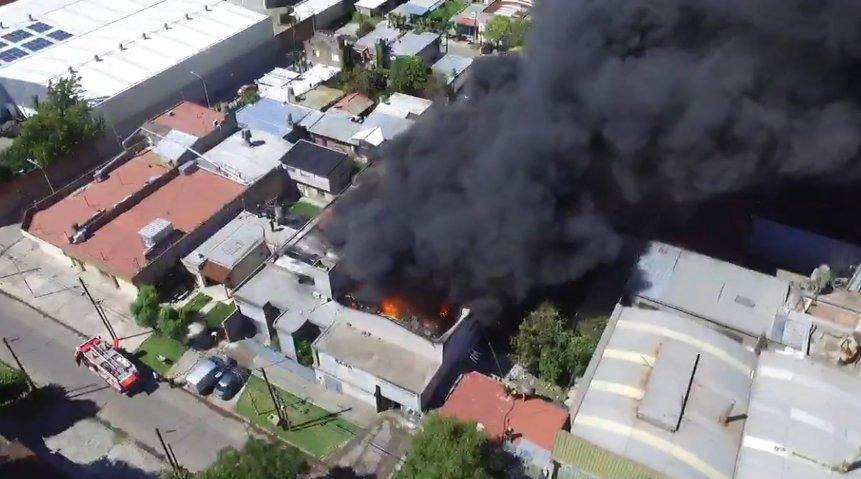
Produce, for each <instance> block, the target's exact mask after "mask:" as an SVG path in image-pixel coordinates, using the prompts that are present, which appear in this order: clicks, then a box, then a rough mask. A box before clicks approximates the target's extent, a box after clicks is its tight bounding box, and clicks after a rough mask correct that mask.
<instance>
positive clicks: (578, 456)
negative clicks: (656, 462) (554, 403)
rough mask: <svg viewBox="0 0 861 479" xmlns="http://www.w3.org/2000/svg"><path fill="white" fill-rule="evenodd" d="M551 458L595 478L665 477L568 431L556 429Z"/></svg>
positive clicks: (653, 478)
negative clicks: (557, 430)
mask: <svg viewBox="0 0 861 479" xmlns="http://www.w3.org/2000/svg"><path fill="white" fill-rule="evenodd" d="M553 460H555V461H556V462H558V463H560V464H564V465H566V466H572V467H574V468H576V469H578V470H580V471H582V472H585V473H587V474H590V475H592V476H594V477H598V478H613V479H662V478H664V477H665V476H663V475H661V474H658V473H657V472H655V471H652V470H651V469H649V468H648V467H645V466H643V465H641V464H637V463H636V462H634V461H631V460H629V459H625V458H624V457H620V456H617V455H616V454H613V453H612V452H610V451H608V450H606V449H603V448H600V447H598V446H596V445H594V444H592V443H590V442H589V441H585V440H583V439H581V438H579V437H577V436H574V435H573V434H571V433H570V432H568V431H559V432H557V433H556V441H555V443H554V444H553Z"/></svg>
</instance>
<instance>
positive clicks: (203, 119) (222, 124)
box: [140, 101, 236, 166]
mask: <svg viewBox="0 0 861 479" xmlns="http://www.w3.org/2000/svg"><path fill="white" fill-rule="evenodd" d="M235 130H236V122H235V119H234V117H233V115H229V114H225V113H223V112H220V111H215V110H213V109H211V108H206V107H204V106H202V105H198V104H196V103H192V102H189V101H181V102H179V103H177V104H176V105H174V106H172V107H171V108H169V109H168V110H167V111H165V112H163V113H161V114H160V115H158V116H156V117H155V118H152V119H150V120H149V121H147V122H146V123H144V124H143V126H141V129H140V131H141V133H143V135H144V136H146V137H147V138H148V139H149V141H150V142H151V143H152V144H153V145H154V147H153V151H154V152H155V153H156V154H157V155H159V156H160V157H162V158H163V159H164V160H165V161H167V162H168V163H170V164H171V165H172V166H178V165H179V164H180V163H182V162H184V161H186V160H190V159H195V158H197V157H198V156H197V155H198V154H200V153H204V152H206V151H207V150H209V149H210V148H212V146H214V145H215V144H217V143H219V142H220V141H222V140H223V139H224V138H226V137H227V136H228V135H230V134H231V133H233V132H234V131H235Z"/></svg>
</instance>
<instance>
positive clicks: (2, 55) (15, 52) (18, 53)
mask: <svg viewBox="0 0 861 479" xmlns="http://www.w3.org/2000/svg"><path fill="white" fill-rule="evenodd" d="M27 55H28V53H27V52H25V51H24V50H21V49H20V48H14V47H13V48H10V49H8V50H4V51H2V52H0V60H3V61H4V62H7V63H8V62H14V61H15V60H17V59H19V58H24V57H26V56H27Z"/></svg>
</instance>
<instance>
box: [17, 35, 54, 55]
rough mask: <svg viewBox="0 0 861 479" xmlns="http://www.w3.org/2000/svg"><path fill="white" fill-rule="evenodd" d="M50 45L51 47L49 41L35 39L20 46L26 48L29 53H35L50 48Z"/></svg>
mask: <svg viewBox="0 0 861 479" xmlns="http://www.w3.org/2000/svg"><path fill="white" fill-rule="evenodd" d="M51 45H53V43H51V42H50V41H48V40H45V39H44V38H37V39H35V40H30V41H29V42H27V43H24V44H23V45H22V46H24V47H26V48H27V49H28V50H30V51H31V52H37V51H39V50H41V49H43V48H47V47H50V46H51Z"/></svg>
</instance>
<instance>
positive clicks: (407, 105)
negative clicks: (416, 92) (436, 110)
mask: <svg viewBox="0 0 861 479" xmlns="http://www.w3.org/2000/svg"><path fill="white" fill-rule="evenodd" d="M431 106H433V102H432V101H430V100H426V99H424V98H419V97H417V96H412V95H407V94H405V93H398V92H395V93H392V94H391V95H389V97H388V98H387V99H385V100H384V101H381V102H380V104H379V105H377V108H376V109H375V110H374V111H375V112H379V113H385V114H386V115H390V116H397V117H400V118H406V119H409V120H415V119H416V118H418V117H420V116H422V115H423V114H424V113H425V112H426V111H428V109H429V108H430V107H431Z"/></svg>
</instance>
